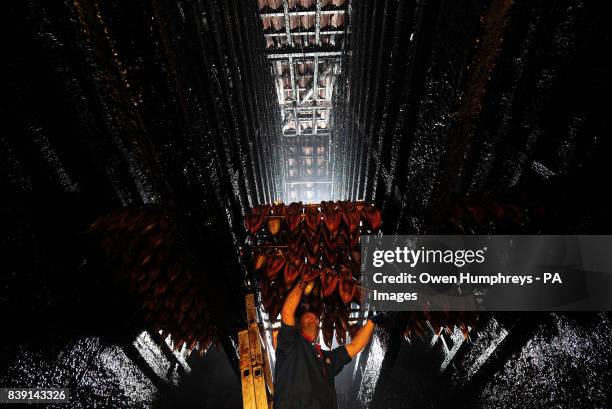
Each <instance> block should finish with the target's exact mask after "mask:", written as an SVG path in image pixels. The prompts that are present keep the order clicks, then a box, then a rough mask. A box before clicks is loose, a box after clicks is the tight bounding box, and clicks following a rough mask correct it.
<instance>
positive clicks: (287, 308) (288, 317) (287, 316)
mask: <svg viewBox="0 0 612 409" xmlns="http://www.w3.org/2000/svg"><path fill="white" fill-rule="evenodd" d="M304 287H306V283H304V282H302V281H300V282H299V283H297V284H296V286H295V287H293V289H292V290H291V292H290V293H289V295H288V296H287V298H286V299H285V303H284V304H283V309H282V310H281V321H282V322H283V323H284V324H285V325H291V326H294V325H295V310H296V309H297V307H298V305H300V300H301V298H302V293H303V292H304Z"/></svg>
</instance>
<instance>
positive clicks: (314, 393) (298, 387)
mask: <svg viewBox="0 0 612 409" xmlns="http://www.w3.org/2000/svg"><path fill="white" fill-rule="evenodd" d="M321 353H322V357H319V356H318V354H317V349H316V348H315V346H314V345H313V344H312V343H310V342H308V341H307V340H306V339H304V337H302V336H301V335H300V334H299V332H298V330H297V329H296V327H295V326H291V325H286V324H284V323H283V322H281V328H280V331H279V333H278V338H277V346H276V367H275V369H274V409H337V407H338V403H337V401H336V385H335V384H334V377H335V376H336V375H338V374H339V373H340V371H342V368H343V367H344V365H346V364H347V363H349V362H350V361H351V357H350V355H349V354H348V351H347V350H346V348H345V347H344V346H340V347H338V348H335V349H333V350H331V351H321Z"/></svg>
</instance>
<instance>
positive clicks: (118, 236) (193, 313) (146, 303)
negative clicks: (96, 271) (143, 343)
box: [89, 209, 217, 353]
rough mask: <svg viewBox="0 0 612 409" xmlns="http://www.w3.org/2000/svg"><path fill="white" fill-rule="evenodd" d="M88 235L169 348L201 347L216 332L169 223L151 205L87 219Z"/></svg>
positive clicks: (151, 328)
mask: <svg viewBox="0 0 612 409" xmlns="http://www.w3.org/2000/svg"><path fill="white" fill-rule="evenodd" d="M89 234H90V235H92V236H94V237H95V239H96V242H97V243H98V244H99V246H100V248H101V250H102V251H103V252H104V254H105V256H106V258H107V260H108V262H109V266H110V268H111V269H112V270H113V272H114V278H115V281H116V282H117V283H118V284H120V285H124V286H125V288H127V289H128V291H129V292H130V293H131V294H132V295H133V296H134V298H136V299H137V300H138V301H139V304H140V306H141V313H142V316H143V318H144V320H145V323H146V326H147V327H148V329H150V330H153V331H161V332H162V336H163V337H164V338H165V337H167V336H168V335H170V336H171V339H172V340H173V343H174V348H175V349H177V350H180V349H181V348H182V347H183V346H185V347H186V348H187V349H188V351H192V350H194V349H195V350H199V351H200V352H201V353H203V352H204V351H206V349H207V348H208V347H209V346H210V344H211V343H213V342H215V341H216V340H217V331H216V328H215V326H214V324H213V323H212V319H211V316H210V314H209V311H208V310H207V308H206V305H205V302H204V295H203V294H202V293H201V291H200V290H199V286H198V285H197V283H196V282H195V281H194V279H193V276H192V274H191V272H190V271H189V268H188V267H187V266H188V263H186V262H185V260H184V259H183V257H182V256H181V251H180V247H179V246H178V243H177V241H176V237H177V236H176V232H175V230H174V227H173V225H172V223H170V221H169V220H168V219H167V218H166V217H165V216H164V215H163V214H161V213H160V212H159V211H157V210H154V209H124V210H121V211H119V212H116V213H111V214H109V215H106V216H103V217H101V218H99V219H97V220H96V221H95V222H93V223H92V224H91V226H90V230H89Z"/></svg>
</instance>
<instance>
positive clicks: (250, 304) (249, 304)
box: [238, 294, 274, 409]
mask: <svg viewBox="0 0 612 409" xmlns="http://www.w3.org/2000/svg"><path fill="white" fill-rule="evenodd" d="M245 304H246V312H247V322H248V328H247V329H244V330H242V331H240V332H238V342H239V344H240V345H239V346H240V378H241V381H242V402H243V407H244V409H272V398H273V396H274V385H273V383H272V369H271V367H270V355H269V351H268V348H267V347H266V343H265V342H264V341H263V338H262V335H261V334H262V333H264V334H265V332H264V328H263V324H259V323H258V322H257V311H256V310H255V296H254V294H247V295H246V297H245Z"/></svg>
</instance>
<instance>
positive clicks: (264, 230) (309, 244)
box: [245, 202, 382, 346]
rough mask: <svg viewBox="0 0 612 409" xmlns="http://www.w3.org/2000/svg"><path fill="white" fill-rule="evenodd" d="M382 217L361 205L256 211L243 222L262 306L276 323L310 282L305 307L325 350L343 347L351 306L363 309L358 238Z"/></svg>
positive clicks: (277, 206) (279, 207) (332, 204)
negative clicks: (288, 300)
mask: <svg viewBox="0 0 612 409" xmlns="http://www.w3.org/2000/svg"><path fill="white" fill-rule="evenodd" d="M381 220H382V217H381V214H380V211H379V210H378V209H377V208H376V207H375V206H373V205H370V204H366V203H362V202H322V203H321V204H320V205H303V204H302V203H301V202H300V203H292V204H290V205H284V204H282V203H279V204H273V205H264V206H258V207H256V208H254V209H252V211H251V212H250V214H248V215H247V217H246V218H245V227H246V229H247V231H248V232H249V234H250V235H251V239H252V240H251V242H252V249H253V264H254V270H255V272H256V273H257V274H258V276H259V286H260V290H261V295H262V301H263V306H264V309H265V310H266V312H267V313H268V315H269V317H270V320H271V321H272V322H274V321H275V320H276V319H277V317H278V315H279V313H280V310H281V308H282V304H283V301H284V299H285V297H286V295H287V293H288V292H289V291H290V290H291V288H292V287H293V286H294V285H295V283H296V282H298V281H299V280H302V281H306V282H308V284H307V286H306V289H305V295H304V297H305V307H306V309H307V310H308V311H311V312H314V313H315V314H317V315H318V316H319V318H320V322H321V325H322V332H323V338H324V342H325V344H327V345H328V346H330V345H331V343H332V337H333V333H334V329H336V331H335V334H336V340H337V341H338V343H340V344H344V343H345V342H346V335H347V331H349V329H350V328H349V314H350V308H351V303H352V302H354V303H355V304H356V305H359V304H360V303H361V296H362V294H361V291H360V287H359V275H360V268H361V248H360V244H359V240H360V235H361V234H362V233H368V234H376V233H377V232H378V230H379V229H380V226H381Z"/></svg>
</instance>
